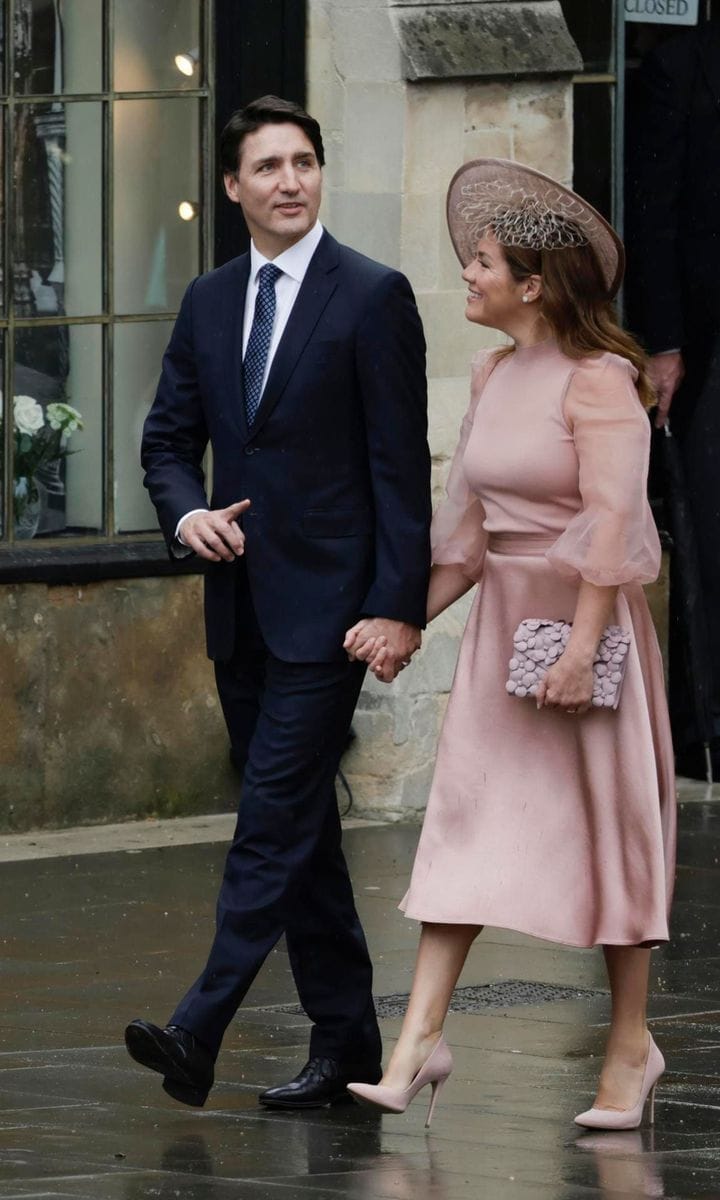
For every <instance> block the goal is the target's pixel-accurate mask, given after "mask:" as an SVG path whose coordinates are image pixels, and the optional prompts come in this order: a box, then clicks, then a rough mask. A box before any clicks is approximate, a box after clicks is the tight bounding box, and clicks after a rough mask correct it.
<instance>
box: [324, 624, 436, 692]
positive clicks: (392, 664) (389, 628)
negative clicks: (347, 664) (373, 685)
mask: <svg viewBox="0 0 720 1200" xmlns="http://www.w3.org/2000/svg"><path fill="white" fill-rule="evenodd" d="M421 642H422V634H421V632H420V630H419V629H418V628H417V626H415V625H407V624H406V623H405V622H404V621H391V620H390V619H389V618H387V617H367V618H365V619H363V620H362V621H358V623H357V625H353V627H352V629H349V630H348V631H347V633H346V635H345V641H344V642H343V648H344V649H345V650H346V651H347V656H348V658H349V659H351V660H353V659H359V660H360V661H361V662H366V663H367V664H368V667H369V669H370V670H371V671H372V672H373V674H374V675H375V678H376V679H380V680H381V681H382V682H383V683H392V681H393V679H395V678H396V676H397V675H399V673H400V671H402V670H403V669H404V668H405V667H406V666H407V665H408V663H409V662H410V659H411V658H412V656H413V654H414V653H415V651H416V650H419V649H420V645H421Z"/></svg>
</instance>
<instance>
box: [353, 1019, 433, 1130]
mask: <svg viewBox="0 0 720 1200" xmlns="http://www.w3.org/2000/svg"><path fill="white" fill-rule="evenodd" d="M452 1068H453V1060H452V1054H451V1053H450V1047H449V1046H448V1044H447V1042H446V1041H445V1038H444V1037H442V1036H441V1037H440V1039H439V1040H438V1041H437V1042H436V1043H435V1046H434V1047H433V1049H432V1052H431V1053H430V1054H429V1055H428V1057H427V1058H426V1060H425V1062H424V1063H423V1065H422V1066H421V1067H420V1070H419V1071H418V1072H417V1074H416V1075H415V1078H414V1079H413V1080H412V1082H411V1083H410V1084H408V1086H407V1087H406V1088H404V1089H400V1088H389V1087H384V1086H383V1084H381V1083H377V1084H372V1083H349V1084H348V1091H349V1092H350V1093H351V1095H353V1096H354V1097H355V1099H356V1100H357V1101H358V1103H360V1104H367V1105H368V1106H369V1107H370V1108H379V1109H380V1110H381V1112H387V1113H404V1112H405V1109H406V1108H407V1107H408V1105H409V1104H410V1103H411V1101H413V1100H414V1099H415V1097H416V1096H417V1094H418V1092H419V1091H421V1090H422V1089H423V1088H424V1087H427V1085H428V1084H430V1085H431V1087H432V1096H431V1097H430V1107H429V1108H428V1114H427V1120H426V1121H425V1128H426V1129H428V1128H429V1127H430V1122H431V1121H432V1119H433V1113H434V1111H435V1105H436V1104H437V1102H438V1099H439V1097H440V1092H441V1091H442V1089H443V1087H444V1086H445V1081H446V1079H447V1078H448V1076H449V1074H450V1072H451V1071H452Z"/></svg>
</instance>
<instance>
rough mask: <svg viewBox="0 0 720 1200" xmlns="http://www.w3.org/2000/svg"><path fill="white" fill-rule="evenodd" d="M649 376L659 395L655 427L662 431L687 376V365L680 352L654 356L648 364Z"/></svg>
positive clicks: (675, 351) (674, 351)
mask: <svg viewBox="0 0 720 1200" xmlns="http://www.w3.org/2000/svg"><path fill="white" fill-rule="evenodd" d="M648 375H649V376H650V382H651V383H652V385H653V387H654V388H655V392H656V395H657V413H656V415H655V426H656V428H657V429H662V427H663V425H664V424H665V422H666V421H667V418H668V413H669V412H670V405H671V404H672V401H673V396H674V395H675V393H676V391H677V390H678V388H679V387H680V384H681V383H682V381H683V376H684V375H685V365H684V363H683V360H682V354H681V353H680V351H679V350H673V351H672V352H671V353H670V354H653V356H652V358H651V359H650V361H649V363H648Z"/></svg>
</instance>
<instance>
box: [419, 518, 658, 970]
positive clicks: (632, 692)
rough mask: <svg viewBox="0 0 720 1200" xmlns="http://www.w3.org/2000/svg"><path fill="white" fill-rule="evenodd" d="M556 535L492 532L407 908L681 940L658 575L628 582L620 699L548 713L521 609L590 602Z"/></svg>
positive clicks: (543, 614)
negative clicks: (524, 661) (511, 686)
mask: <svg viewBox="0 0 720 1200" xmlns="http://www.w3.org/2000/svg"><path fill="white" fill-rule="evenodd" d="M547 544H548V543H547V539H542V538H541V539H539V540H538V539H537V538H533V537H532V535H529V536H527V537H524V536H523V535H516V536H503V537H498V538H496V539H493V538H492V537H491V540H490V547H489V549H488V552H487V555H486V558H485V565H484V571H483V575H482V578H481V580H480V582H479V584H478V587H477V590H476V595H475V598H474V603H473V605H472V610H471V613H470V617H469V619H468V623H467V627H466V629H465V633H464V636H463V639H462V644H461V648H460V654H459V658H458V663H457V668H456V674H455V680H454V684H453V688H452V693H451V696H450V700H449V704H448V709H447V713H446V717H445V722H444V725H443V730H442V734H441V738H440V743H439V748H438V754H437V762H436V769H435V777H434V781H433V786H432V789H431V794H430V798H429V801H428V807H427V812H426V816H425V823H424V825H423V830H422V834H421V838H420V843H419V846H418V851H417V857H416V860H415V865H414V869H413V873H412V879H411V882H410V887H409V890H408V892H407V895H406V896H405V898H404V900H403V901H402V904H401V908H402V909H403V910H404V911H405V914H406V915H407V916H408V917H411V918H414V919H416V920H419V921H429V922H438V923H448V924H464V925H465V924H467V925H492V926H496V927H500V928H504V929H513V930H518V931H520V932H522V933H526V934H532V935H534V936H536V937H539V938H546V939H548V940H550V941H553V942H560V943H564V944H566V945H569V946H584V947H587V946H594V945H598V944H603V945H638V944H648V945H653V944H656V943H658V942H662V941H665V940H667V938H668V912H669V906H670V900H671V894H672V878H673V870H674V852H675V845H674V842H675V824H674V799H675V797H674V772H673V756H672V745H671V739H670V731H669V723H668V718H667V709H666V703H665V693H664V680H663V668H662V660H661V656H660V650H659V647H658V643H657V638H656V636H655V631H654V628H653V625H652V620H651V617H650V612H649V609H648V606H647V602H646V600H645V596H644V594H643V591H642V587H641V586H640V585H639V584H628V585H624V586H622V587H621V588H620V590H619V592H618V597H617V602H616V606H615V611H614V614H613V616H612V619H611V623H613V624H617V625H622V626H624V627H625V628H626V629H627V630H628V631H629V632H630V633H631V635H632V636H631V644H630V652H629V656H628V658H629V661H628V665H627V669H626V675H625V681H624V684H623V691H622V695H621V699H620V704H619V706H618V708H617V709H616V710H614V711H613V710H607V709H591V710H590V711H589V712H588V713H585V714H575V715H573V714H570V713H567V712H565V711H560V710H555V709H549V708H543V709H540V710H539V711H538V709H537V708H536V706H535V702H534V700H533V699H532V698H531V697H527V698H523V699H519V698H517V697H515V696H512V695H509V694H508V693H507V692H506V690H505V681H506V679H507V677H508V661H509V659H510V657H511V654H512V644H513V643H512V639H513V633H514V631H515V629H516V627H517V626H518V624H519V623H520V621H521V620H523V619H525V618H527V617H535V618H550V619H552V620H558V619H562V620H565V621H572V619H573V616H574V613H575V606H576V603H577V596H578V585H577V584H576V583H574V582H572V581H570V580H567V579H565V578H563V577H562V576H561V575H560V574H559V573H558V572H557V571H556V570H555V569H554V568H553V566H551V564H550V562H549V561H548V560H547V558H546V557H545V550H546V549H547Z"/></svg>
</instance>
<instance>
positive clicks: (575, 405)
mask: <svg viewBox="0 0 720 1200" xmlns="http://www.w3.org/2000/svg"><path fill="white" fill-rule="evenodd" d="M635 374H636V373H635V369H634V367H633V366H632V365H631V363H629V362H628V361H627V360H626V359H624V358H620V357H619V356H617V355H606V356H603V358H601V359H598V360H596V361H591V362H589V363H584V364H583V365H582V366H579V367H578V368H577V370H576V371H575V372H574V374H573V376H572V378H571V381H570V384H569V387H568V391H567V395H566V397H565V419H566V421H567V423H568V426H569V428H570V429H571V431H572V435H573V440H574V442H575V449H576V452H577V456H578V464H579V483H580V495H581V498H582V508H581V509H580V511H579V512H578V513H577V514H576V515H575V516H574V517H573V519H572V520H571V521H570V524H569V525H568V527H567V529H566V530H565V532H564V533H563V534H562V536H561V537H560V538H558V540H557V542H555V544H554V546H553V547H552V548H551V549H550V550H549V551H548V554H547V557H548V559H549V561H550V562H551V563H552V565H553V566H554V567H555V568H556V570H557V571H559V572H560V574H562V575H564V576H566V577H568V578H571V579H574V580H580V579H586V580H588V581H589V582H590V583H595V584H598V585H600V586H603V585H605V586H613V585H617V584H621V583H650V582H651V580H653V579H655V578H656V577H657V574H658V571H659V569H660V542H659V540H658V535H657V530H656V529H655V522H654V521H653V517H652V513H651V511H650V505H649V504H648V501H647V493H646V485H647V472H648V459H649V454H650V423H649V421H648V418H647V415H646V413H645V412H644V410H643V407H642V405H641V403H640V400H639V398H638V394H637V391H636V389H635V385H634V380H635Z"/></svg>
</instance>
